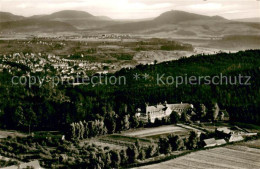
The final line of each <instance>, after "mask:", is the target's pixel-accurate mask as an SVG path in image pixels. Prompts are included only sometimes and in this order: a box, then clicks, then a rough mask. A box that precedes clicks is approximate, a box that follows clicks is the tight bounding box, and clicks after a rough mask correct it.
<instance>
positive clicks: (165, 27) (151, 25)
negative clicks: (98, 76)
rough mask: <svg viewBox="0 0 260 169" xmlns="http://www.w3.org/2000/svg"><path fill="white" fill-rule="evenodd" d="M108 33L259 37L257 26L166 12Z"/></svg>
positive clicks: (123, 25)
mask: <svg viewBox="0 0 260 169" xmlns="http://www.w3.org/2000/svg"><path fill="white" fill-rule="evenodd" d="M106 30H109V31H111V32H125V33H140V34H147V35H149V36H153V37H158V38H168V37H173V38H182V37H192V38H198V37H199V38H205V37H223V36H226V35H233V34H235V35H239V34H242V35H253V34H260V24H257V23H256V24H255V23H254V24H253V23H244V22H235V21H231V20H228V19H225V18H223V17H220V16H205V15H198V14H193V13H189V12H183V11H169V12H165V13H163V14H161V15H160V16H158V17H156V18H154V19H153V20H148V21H140V22H132V23H124V24H117V25H112V26H109V27H107V28H106Z"/></svg>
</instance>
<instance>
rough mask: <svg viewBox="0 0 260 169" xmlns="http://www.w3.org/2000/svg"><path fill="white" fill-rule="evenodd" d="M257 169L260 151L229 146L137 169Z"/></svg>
mask: <svg viewBox="0 0 260 169" xmlns="http://www.w3.org/2000/svg"><path fill="white" fill-rule="evenodd" d="M169 168H176V169H186V168H190V169H205V168H218V169H220V168H221V169H259V168H260V149H257V148H250V147H247V146H240V145H230V146H226V147H219V148H214V149H210V150H204V151H203V150H202V151H198V152H193V153H191V154H188V155H185V156H182V157H179V158H176V159H173V160H169V161H166V162H162V163H158V164H154V165H148V166H144V167H139V169H169Z"/></svg>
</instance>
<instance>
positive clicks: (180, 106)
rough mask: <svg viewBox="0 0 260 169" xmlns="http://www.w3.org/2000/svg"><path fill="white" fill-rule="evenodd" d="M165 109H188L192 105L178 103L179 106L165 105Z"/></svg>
mask: <svg viewBox="0 0 260 169" xmlns="http://www.w3.org/2000/svg"><path fill="white" fill-rule="evenodd" d="M167 107H170V108H171V109H172V110H174V109H190V108H192V105H191V104H189V103H180V104H167Z"/></svg>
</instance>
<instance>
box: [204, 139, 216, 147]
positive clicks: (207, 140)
mask: <svg viewBox="0 0 260 169" xmlns="http://www.w3.org/2000/svg"><path fill="white" fill-rule="evenodd" d="M203 141H204V143H205V144H206V146H207V145H213V144H217V142H216V140H215V138H210V139H205V140H203Z"/></svg>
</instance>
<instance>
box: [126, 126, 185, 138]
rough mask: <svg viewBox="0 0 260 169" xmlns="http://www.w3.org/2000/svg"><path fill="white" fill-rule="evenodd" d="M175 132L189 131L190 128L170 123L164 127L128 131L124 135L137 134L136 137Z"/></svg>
mask: <svg viewBox="0 0 260 169" xmlns="http://www.w3.org/2000/svg"><path fill="white" fill-rule="evenodd" d="M175 132H188V130H186V129H184V128H181V127H178V126H175V125H169V126H162V127H155V128H146V129H143V130H139V131H133V132H126V133H124V135H126V136H136V137H148V136H153V135H159V134H168V133H175Z"/></svg>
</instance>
